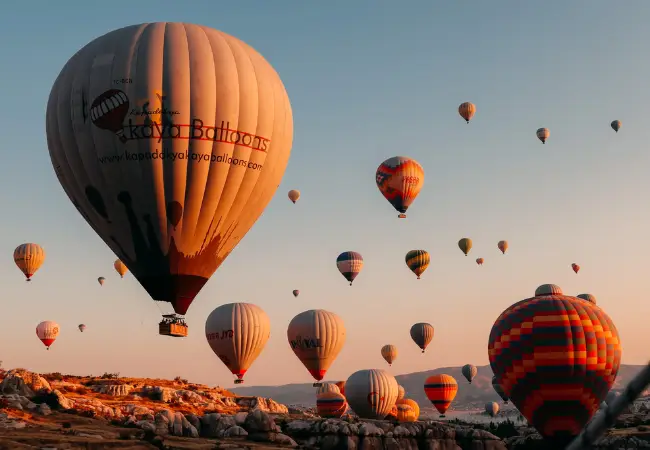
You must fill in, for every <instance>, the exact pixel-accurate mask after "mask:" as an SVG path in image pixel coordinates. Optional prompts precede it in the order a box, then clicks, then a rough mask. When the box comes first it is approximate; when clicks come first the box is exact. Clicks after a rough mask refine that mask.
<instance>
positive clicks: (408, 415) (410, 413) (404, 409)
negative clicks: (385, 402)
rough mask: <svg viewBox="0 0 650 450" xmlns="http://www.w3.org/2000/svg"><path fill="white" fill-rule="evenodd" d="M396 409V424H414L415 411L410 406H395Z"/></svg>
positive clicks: (416, 417)
mask: <svg viewBox="0 0 650 450" xmlns="http://www.w3.org/2000/svg"><path fill="white" fill-rule="evenodd" d="M395 407H396V408H397V421H398V422H415V421H416V420H418V416H416V415H415V409H413V407H412V406H411V405H408V404H404V403H403V404H401V405H395Z"/></svg>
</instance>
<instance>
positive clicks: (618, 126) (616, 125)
mask: <svg viewBox="0 0 650 450" xmlns="http://www.w3.org/2000/svg"><path fill="white" fill-rule="evenodd" d="M621 125H623V124H622V123H621V121H620V120H615V121H613V122H612V129H613V130H614V131H616V132H617V133H618V130H620V129H621Z"/></svg>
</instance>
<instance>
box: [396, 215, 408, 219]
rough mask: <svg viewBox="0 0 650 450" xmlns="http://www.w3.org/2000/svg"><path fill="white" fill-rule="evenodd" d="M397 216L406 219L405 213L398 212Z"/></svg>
mask: <svg viewBox="0 0 650 450" xmlns="http://www.w3.org/2000/svg"><path fill="white" fill-rule="evenodd" d="M397 217H399V218H400V219H406V214H400V215H399V216H397Z"/></svg>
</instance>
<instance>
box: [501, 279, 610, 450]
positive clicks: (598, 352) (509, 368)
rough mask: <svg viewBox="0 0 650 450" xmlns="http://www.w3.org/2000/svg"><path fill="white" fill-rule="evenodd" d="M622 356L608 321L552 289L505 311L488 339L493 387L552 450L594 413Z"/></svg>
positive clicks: (543, 288)
mask: <svg viewBox="0 0 650 450" xmlns="http://www.w3.org/2000/svg"><path fill="white" fill-rule="evenodd" d="M621 353H622V347H621V342H620V339H619V336H618V332H617V330H616V327H615V325H614V323H613V321H612V320H611V318H610V317H609V316H608V315H607V314H606V313H605V312H604V311H603V310H602V309H601V308H600V307H598V306H596V305H595V304H593V303H590V302H588V301H585V300H583V299H581V298H576V297H571V296H568V295H564V294H563V293H562V289H560V287H559V286H556V285H552V284H546V285H542V286H540V287H538V288H537V290H536V291H535V296H534V297H531V298H527V299H524V300H521V301H519V302H517V303H514V304H513V305H511V306H510V307H508V308H507V309H506V310H505V311H503V312H502V313H501V314H500V315H499V317H498V318H497V319H496V321H495V322H494V325H493V326H492V330H491V331H490V337H489V339H488V356H489V359H490V366H491V368H492V371H493V372H494V375H495V377H496V378H497V380H498V383H499V384H501V387H502V388H503V390H504V391H505V394H506V396H508V397H510V400H512V403H514V404H515V406H516V407H517V409H518V410H519V411H520V412H521V414H523V416H524V417H526V419H528V422H529V423H530V424H531V425H533V426H534V427H535V428H536V429H537V431H539V433H540V434H541V435H542V436H544V437H545V438H546V439H547V440H548V441H550V444H553V445H552V446H548V447H549V448H553V449H555V448H557V449H560V448H565V446H566V445H567V444H568V442H569V440H572V439H573V438H574V437H575V436H576V435H577V434H578V433H580V431H581V430H582V429H583V427H584V426H585V424H586V423H587V422H588V421H589V420H590V419H591V417H592V415H593V414H594V413H595V412H596V411H597V410H598V408H599V406H600V404H601V402H602V401H603V400H604V399H605V398H606V396H607V393H608V392H609V390H610V388H611V387H612V385H613V384H614V380H615V379H616V376H617V373H618V370H619V367H620V364H621ZM522 369H523V370H522ZM545 448H546V447H545Z"/></svg>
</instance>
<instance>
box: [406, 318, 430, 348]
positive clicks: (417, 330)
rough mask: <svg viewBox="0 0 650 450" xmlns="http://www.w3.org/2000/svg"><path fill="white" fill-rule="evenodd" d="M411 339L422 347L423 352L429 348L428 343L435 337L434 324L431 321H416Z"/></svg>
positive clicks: (412, 328)
mask: <svg viewBox="0 0 650 450" xmlns="http://www.w3.org/2000/svg"><path fill="white" fill-rule="evenodd" d="M411 339H413V342H415V343H416V344H417V345H418V347H420V348H421V349H422V353H424V351H425V350H426V349H427V345H429V343H430V342H431V340H432V339H433V325H431V324H430V323H424V322H421V323H416V324H415V325H413V326H412V327H411Z"/></svg>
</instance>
